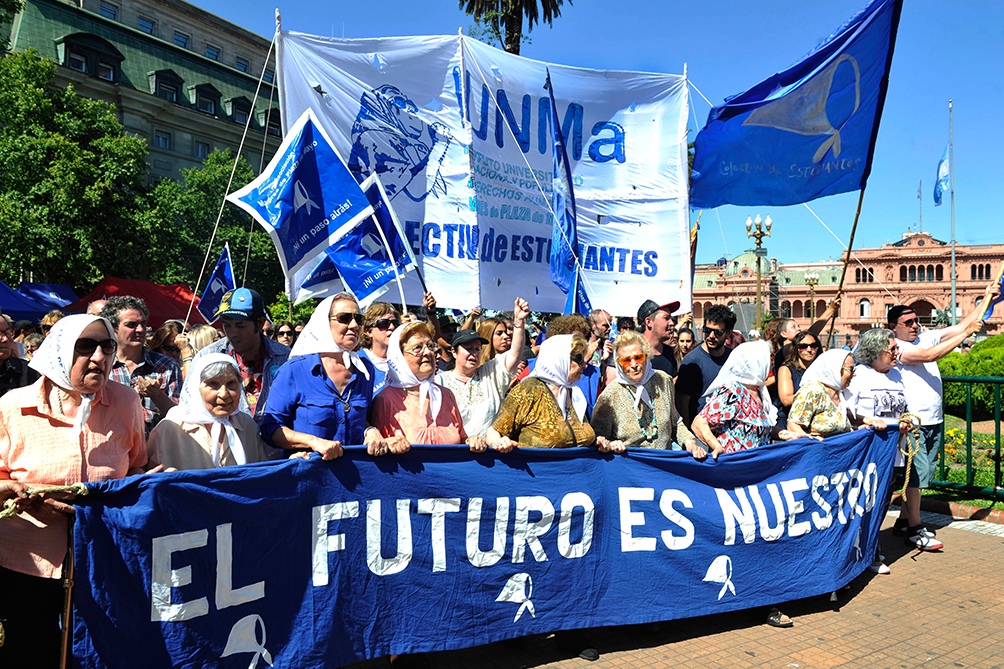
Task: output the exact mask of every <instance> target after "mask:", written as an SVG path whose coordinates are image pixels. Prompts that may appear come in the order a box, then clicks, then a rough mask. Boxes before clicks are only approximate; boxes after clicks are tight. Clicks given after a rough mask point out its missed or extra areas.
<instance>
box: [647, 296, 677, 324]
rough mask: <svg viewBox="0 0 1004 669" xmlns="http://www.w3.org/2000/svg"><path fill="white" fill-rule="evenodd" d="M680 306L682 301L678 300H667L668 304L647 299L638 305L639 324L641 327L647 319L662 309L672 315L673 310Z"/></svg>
mask: <svg viewBox="0 0 1004 669" xmlns="http://www.w3.org/2000/svg"><path fill="white" fill-rule="evenodd" d="M679 308H680V303H679V302H678V301H674V302H667V303H666V304H659V303H657V302H654V301H652V300H645V301H644V302H642V303H641V306H640V307H638V324H639V327H641V325H643V324H644V323H645V319H646V318H648V317H649V316H651V315H652V314H654V313H655V312H657V311H659V310H662V311H665V312H666V313H667V314H669V315H670V316H672V315H673V312H674V311H676V310H677V309H679Z"/></svg>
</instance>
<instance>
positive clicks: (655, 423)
mask: <svg viewBox="0 0 1004 669" xmlns="http://www.w3.org/2000/svg"><path fill="white" fill-rule="evenodd" d="M641 388H642V387H641V386H638V387H636V388H635V392H636V393H640V392H641ZM656 397H658V396H656ZM655 400H656V398H655V397H653V398H652V434H649V432H648V430H646V429H645V426H644V425H642V423H641V414H642V411H643V409H639V408H638V405H637V404H633V405H632V407H631V408H632V409H634V417H635V420H637V421H638V429H640V430H641V434H642V436H643V437H645V441H654V440H655V438H656V437H657V436H659V418H658V416H656V415H655Z"/></svg>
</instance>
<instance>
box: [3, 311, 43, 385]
mask: <svg viewBox="0 0 1004 669" xmlns="http://www.w3.org/2000/svg"><path fill="white" fill-rule="evenodd" d="M13 335H14V331H13V330H11V328H10V325H9V324H8V323H7V319H6V318H3V317H0V395H4V394H6V393H7V391H8V390H13V389H14V388H23V387H24V386H30V385H31V384H33V383H35V381H37V380H38V372H36V371H35V370H34V369H32V368H31V367H29V366H28V363H27V362H25V361H24V360H21V359H20V358H18V357H17V356H16V355H14V340H13V338H12V337H13Z"/></svg>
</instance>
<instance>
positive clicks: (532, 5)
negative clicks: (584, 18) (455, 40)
mask: <svg viewBox="0 0 1004 669" xmlns="http://www.w3.org/2000/svg"><path fill="white" fill-rule="evenodd" d="M563 1H564V0H539V2H538V0H460V7H461V8H462V9H463V10H464V13H465V14H468V15H470V16H471V17H473V18H474V21H475V22H476V23H478V24H479V25H483V26H484V28H485V32H486V33H487V34H489V35H491V36H493V37H495V38H496V39H498V41H499V44H501V45H502V47H503V48H504V49H505V50H506V51H508V52H509V53H514V54H516V55H519V47H520V44H521V43H522V41H523V17H526V30H527V32H530V31H531V30H533V25H534V24H535V23H537V22H538V21H541V20H542V21H543V22H544V23H546V24H547V25H549V26H550V25H551V22H552V21H554V19H555V18H557V17H559V16H561V5H562V3H563ZM568 4H572V0H568Z"/></svg>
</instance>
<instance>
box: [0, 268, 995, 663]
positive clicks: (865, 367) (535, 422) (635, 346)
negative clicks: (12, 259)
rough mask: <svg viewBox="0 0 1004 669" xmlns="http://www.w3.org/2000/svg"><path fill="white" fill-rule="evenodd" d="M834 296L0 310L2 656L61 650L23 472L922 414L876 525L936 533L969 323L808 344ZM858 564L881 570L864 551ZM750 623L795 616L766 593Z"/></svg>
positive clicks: (589, 651) (675, 435)
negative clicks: (167, 312)
mask: <svg viewBox="0 0 1004 669" xmlns="http://www.w3.org/2000/svg"><path fill="white" fill-rule="evenodd" d="M994 290H995V289H994V287H990V288H988V290H987V295H986V299H991V298H992V297H993V293H994ZM838 308H839V300H834V302H833V303H831V304H830V305H828V307H827V311H826V312H825V313H823V314H822V315H821V318H820V320H819V321H817V322H816V323H814V324H813V325H812V326H811V327H810V328H809V329H808V330H805V331H802V330H801V326H800V324H799V323H797V322H796V321H794V320H791V319H778V320H774V321H772V322H771V323H770V326H769V327H768V328H767V329H766V330H765V333H764V336H763V337H762V338H758V339H756V340H755V341H748V342H746V341H743V337H742V335H741V333H738V332H737V331H736V330H735V325H736V316H735V314H734V313H733V312H732V311H731V310H730V309H728V308H727V307H725V306H724V305H714V306H711V307H710V308H708V309H706V310H705V311H704V313H703V320H702V322H701V323H700V326H698V323H695V322H692V319H690V318H688V317H683V318H681V319H680V322H679V323H677V317H675V316H674V313H676V312H678V311H679V310H680V304H679V303H678V302H666V303H662V304H660V303H658V302H656V301H653V300H646V301H645V302H644V303H643V304H642V305H641V307H640V308H639V309H638V311H637V313H636V315H635V316H633V317H620V318H615V317H613V316H612V315H611V314H610V313H609V312H607V311H605V310H602V309H597V310H595V311H593V312H592V313H590V314H588V316H582V315H577V314H572V315H565V316H556V317H554V318H552V319H551V320H550V322H549V323H548V324H547V326H546V327H544V326H540V327H539V328H537V327H535V326H534V324H532V323H531V321H530V319H531V313H532V312H531V305H530V304H529V303H528V302H527V301H526V300H525V299H523V298H516V299H515V301H514V304H513V310H512V311H511V312H509V313H500V314H497V315H494V316H492V317H490V318H483V319H482V318H480V317H481V316H482V312H481V310H480V309H477V310H474V311H472V312H471V313H469V314H468V315H467V316H466V318H465V319H464V320H463V322H456V321H454V320H453V319H451V318H450V317H448V316H438V312H437V309H436V303H435V299H434V298H433V297H432V295H430V294H427V295H426V296H425V299H424V301H423V305H422V308H421V309H419V310H417V311H418V314H412V313H407V312H405V313H402V312H401V311H399V310H398V309H397V308H396V307H395V306H394V305H391V304H389V303H386V302H375V303H373V304H371V305H369V306H368V307H367V308H366V309H365V310H362V309H360V305H359V304H358V303H357V301H356V300H355V298H354V297H353V296H352V295H350V294H348V293H339V294H337V295H333V296H331V297H328V298H327V299H325V300H323V301H321V302H320V304H318V305H317V307H316V308H315V310H314V312H313V314H312V315H311V317H310V319H309V321H308V322H306V323H291V322H288V321H279V322H273V321H271V320H270V319H269V318H268V317H267V315H266V312H265V307H264V303H263V301H262V298H261V296H260V295H259V294H258V293H257V292H256V291H254V290H251V289H248V288H239V289H236V290H234V291H231V292H230V293H228V294H227V295H226V296H225V297H224V299H223V302H222V303H221V305H220V307H219V309H218V311H217V313H216V318H217V319H218V323H219V324H220V326H221V329H222V332H220V331H218V330H216V329H215V328H213V327H212V326H208V325H201V326H191V327H186V325H185V324H184V323H183V322H180V321H167V322H165V323H164V324H162V325H161V326H160V327H158V328H157V329H156V330H155V331H152V332H151V331H150V328H149V327H148V323H149V320H150V314H149V311H148V310H147V307H146V305H145V303H144V302H143V300H141V299H139V298H135V297H129V296H116V297H111V298H109V299H107V300H100V301H98V302H97V303H92V304H91V305H90V306H89V308H88V310H87V311H88V313H87V314H79V315H68V316H64V315H63V314H61V313H58V312H54V313H51V314H48V315H47V316H46V318H45V319H43V320H42V322H41V323H40V324H39V327H38V328H35V327H34V325H33V324H32V323H25V322H18V323H11V322H9V321H7V320H4V319H2V318H0V395H2V397H0V502H4V501H12V503H13V505H14V507H15V509H16V512H17V515H15V516H14V517H11V518H7V519H3V520H0V591H2V592H3V593H4V597H3V598H2V599H0V624H2V625H3V631H4V634H5V643H3V644H2V645H0V665H3V666H7V665H8V664H10V666H20V662H28V661H31V662H32V663H33V664H35V665H38V666H55V664H54V657H53V656H51V655H47V653H52V652H55V649H58V647H59V635H60V628H59V622H58V619H59V614H60V612H61V610H62V606H63V604H62V600H63V586H62V584H61V583H60V582H59V580H58V577H59V576H60V574H61V571H62V568H63V562H64V556H65V555H66V551H67V536H66V528H67V514H72V512H73V507H72V505H70V504H69V503H68V502H69V501H71V494H70V493H68V492H65V491H56V492H48V493H37V492H32V490H33V489H37V488H38V487H43V486H48V487H51V486H66V485H69V484H73V483H77V482H92V481H101V480H108V479H115V478H122V477H125V476H128V475H133V474H140V473H156V472H159V471H163V470H176V469H208V468H213V467H226V466H235V465H244V464H247V463H253V462H260V461H265V460H271V459H279V458H283V457H309V456H310V454H311V453H315V452H316V453H317V454H319V455H320V457H321V458H323V459H324V460H331V459H334V458H338V457H340V456H341V455H342V454H343V447H344V446H346V445H358V444H362V445H364V446H365V448H366V452H367V453H368V454H369V455H371V456H375V457H389V456H393V455H395V454H401V453H405V452H407V451H408V450H410V449H411V447H412V446H413V445H415V444H423V445H424V444H464V445H466V446H467V447H468V448H470V450H471V451H474V452H483V451H486V450H487V449H493V450H495V451H498V452H499V453H508V452H510V451H512V450H513V449H514V448H566V447H573V446H579V447H594V448H596V449H597V450H599V451H601V452H610V453H621V452H623V451H624V450H625V449H626V448H629V447H630V448H653V449H663V450H674V449H675V450H680V451H686V452H688V453H690V454H691V456H693V457H694V458H696V459H698V460H703V459H706V458H709V457H710V458H715V459H716V458H718V457H721V456H727V454H729V453H734V452H737V451H742V450H749V449H753V448H758V447H760V446H764V445H766V444H769V443H772V442H778V441H788V440H793V439H799V438H806V437H809V438H816V439H822V438H825V437H828V436H832V435H835V434H840V433H843V432H847V431H850V430H853V429H859V428H871V429H882V430H885V429H898V430H900V431H903V432H906V431H912V430H914V429H919V430H920V432H921V440H920V441H921V448H920V449H919V452H918V454H917V455H916V456H915V457H914V458H913V461H912V466H911V467H910V471H905V467H904V466H903V465H904V464H905V463H901V462H898V463H897V466H899V467H900V468H901V469H903V471H901V472H899V473H900V475H901V476H902V477H904V480H905V482H906V484H907V488H906V490H907V495H906V504H905V505H904V506H903V510H902V517H901V518H900V519H899V520H898V521H897V522H896V524H895V527H894V530H895V531H896V532H897V533H900V534H902V535H904V536H905V538H906V541H907V542H908V543H909V544H910V545H911V546H915V547H916V548H918V549H921V550H938V549H940V548H941V547H942V543H941V541H940V540H938V539H937V538H936V536H935V535H934V533H933V532H931V531H929V530H928V529H927V528H925V527H924V526H923V524H922V523H921V521H920V505H919V503H920V491H921V489H923V488H925V487H927V486H928V485H929V484H930V483H931V481H932V479H933V474H934V464H935V462H936V461H937V458H938V454H939V451H940V447H941V434H942V425H941V424H942V422H943V416H942V413H941V406H942V403H941V379H940V376H939V375H938V368H937V365H936V361H937V360H938V359H940V358H941V357H943V356H944V355H946V354H947V353H948V352H950V351H952V350H954V349H955V348H956V347H957V346H959V345H960V344H961V343H962V342H963V340H965V339H966V338H967V337H969V336H970V335H972V334H974V333H976V332H978V331H979V329H980V328H981V327H982V321H981V320H980V318H979V316H980V315H981V314H979V313H977V312H976V311H974V312H973V313H972V314H970V315H968V316H966V317H965V318H964V319H963V320H962V321H961V322H960V323H959V324H958V325H956V326H952V327H949V328H944V329H941V330H928V331H924V332H921V331H920V327H919V322H918V317H917V314H916V313H915V312H914V311H913V310H912V309H910V308H909V307H895V308H893V309H891V310H890V312H889V316H888V329H885V328H877V329H872V330H868V331H866V332H863V333H862V334H861V335H860V338H859V341H858V344H857V347H856V348H855V349H854V350H853V351H850V350H849V349H850V347H849V346H845V347H843V348H836V349H833V350H828V351H826V350H824V348H825V346H824V342H823V340H822V339H821V338H820V333H821V331H822V329H823V326H824V325H825V323H826V322H827V320H828V319H829V317H830V316H831V315H833V314H834V313H835V312H836V310H837V309H838ZM678 326H679V327H678ZM754 334H757V333H754ZM911 415H912V416H915V417H916V420H917V422H918V423H919V425H914V424H913V422H912V421H911V419H910V418H909V416H911ZM871 568H872V571H874V572H875V573H879V574H888V573H889V568H888V566H886V565H885V564H884V563H883V561H882V559H881V556H880V555H877V556H876V558H875V561H874V563H873V564H872V567H871ZM768 623H769V624H771V625H775V626H778V627H790V626H791V625H792V621H791V620H790V619H788V617H787V616H785V615H784V614H782V613H781V612H780V611H779V610H778V609H777V608H774V609H772V610H771V612H770V614H769V616H768ZM580 645H582V646H583V648H582V649H581V655H582V657H585V658H587V659H596V658H597V657H598V653H597V652H596V651H595V649H593V648H592V647H591V646H590V645H589V644H588V643H586V642H583V643H582V644H580Z"/></svg>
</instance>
